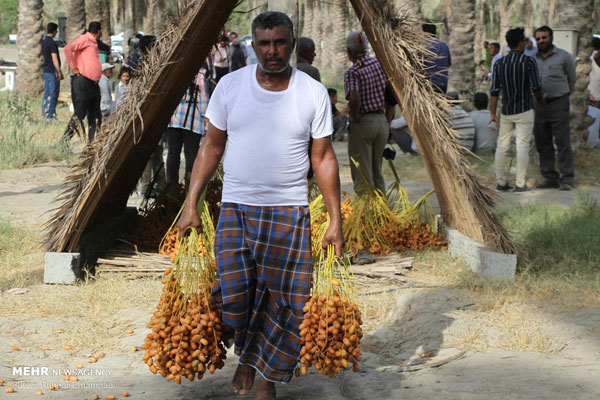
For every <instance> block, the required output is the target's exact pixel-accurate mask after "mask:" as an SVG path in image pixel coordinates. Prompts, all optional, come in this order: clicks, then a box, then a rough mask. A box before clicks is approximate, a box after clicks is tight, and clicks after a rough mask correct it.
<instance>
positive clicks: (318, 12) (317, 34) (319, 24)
mask: <svg viewBox="0 0 600 400" xmlns="http://www.w3.org/2000/svg"><path fill="white" fill-rule="evenodd" d="M325 18H326V16H325V8H324V5H323V4H322V3H320V2H317V3H316V4H315V5H314V13H313V20H314V22H313V36H312V39H313V41H314V42H315V50H316V53H317V55H316V57H315V60H314V61H313V64H314V65H315V66H316V67H317V68H321V62H322V60H324V58H323V49H322V47H321V44H322V42H323V20H324V19H325Z"/></svg>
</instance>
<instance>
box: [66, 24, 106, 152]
mask: <svg viewBox="0 0 600 400" xmlns="http://www.w3.org/2000/svg"><path fill="white" fill-rule="evenodd" d="M101 36H102V28H101V26H100V22H97V21H92V22H90V25H89V26H88V30H87V32H86V33H84V34H82V35H79V36H78V37H77V39H75V40H74V41H73V42H71V43H69V44H68V45H66V46H65V58H66V60H67V63H68V64H69V67H71V70H72V71H73V74H74V78H73V81H72V85H73V94H74V95H75V99H74V102H73V106H74V108H75V112H74V113H73V117H71V120H70V121H69V124H68V125H67V128H66V129H65V133H64V135H63V138H62V140H63V141H69V140H71V138H72V137H73V135H74V134H75V132H77V131H79V130H80V128H82V127H83V118H85V116H86V115H87V117H88V127H89V130H88V140H89V141H90V142H91V141H92V140H93V139H94V135H95V133H96V126H98V125H100V123H101V121H102V114H101V113H100V100H101V95H100V87H99V86H98V81H100V77H101V76H102V64H101V63H100V52H99V50H98V43H97V39H99V38H100V37H101Z"/></svg>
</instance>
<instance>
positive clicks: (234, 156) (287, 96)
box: [206, 64, 333, 206]
mask: <svg viewBox="0 0 600 400" xmlns="http://www.w3.org/2000/svg"><path fill="white" fill-rule="evenodd" d="M256 68H257V65H256V64H253V65H248V66H246V67H244V68H241V69H239V70H237V71H234V72H232V73H230V74H227V75H225V76H224V77H223V78H222V79H221V80H220V81H219V83H218V85H217V87H216V88H215V91H214V92H213V94H212V96H211V98H210V101H209V103H208V108H207V109H206V117H207V118H208V119H209V121H210V123H211V124H213V125H214V126H215V127H216V128H217V129H220V130H223V131H227V150H226V153H225V160H224V162H223V169H224V172H225V177H224V182H223V198H222V201H223V202H231V203H238V204H246V205H251V206H290V205H308V183H307V179H306V174H307V172H308V168H309V159H308V142H309V139H310V137H312V138H314V139H319V138H324V137H327V136H329V135H331V134H332V132H333V124H332V118H331V102H330V101H329V96H328V94H327V89H325V87H324V86H323V85H322V84H321V83H319V82H317V81H315V80H314V79H312V78H311V77H310V76H308V75H307V74H305V73H304V72H302V71H298V70H297V69H295V68H294V69H293V71H292V77H291V79H290V82H289V85H288V88H287V89H286V90H284V91H281V92H273V91H269V90H266V89H263V88H262V87H261V86H260V85H259V84H258V81H257V80H256Z"/></svg>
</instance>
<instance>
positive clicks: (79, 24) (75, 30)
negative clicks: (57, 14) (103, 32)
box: [67, 0, 85, 42]
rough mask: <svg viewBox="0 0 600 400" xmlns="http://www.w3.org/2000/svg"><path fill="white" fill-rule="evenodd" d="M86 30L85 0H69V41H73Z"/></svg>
mask: <svg viewBox="0 0 600 400" xmlns="http://www.w3.org/2000/svg"><path fill="white" fill-rule="evenodd" d="M84 30H85V0H69V6H68V7H67V42H72V41H73V40H75V39H76V38H77V36H79V35H81V34H82V33H83V31H84Z"/></svg>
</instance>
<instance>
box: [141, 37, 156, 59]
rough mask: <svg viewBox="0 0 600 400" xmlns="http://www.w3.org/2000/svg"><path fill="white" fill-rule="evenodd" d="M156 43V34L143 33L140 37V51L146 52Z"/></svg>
mask: <svg viewBox="0 0 600 400" xmlns="http://www.w3.org/2000/svg"><path fill="white" fill-rule="evenodd" d="M155 44H156V36H154V35H144V36H142V37H141V38H140V53H141V54H144V55H145V54H148V52H149V51H150V49H152V48H153V47H154V45H155Z"/></svg>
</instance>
